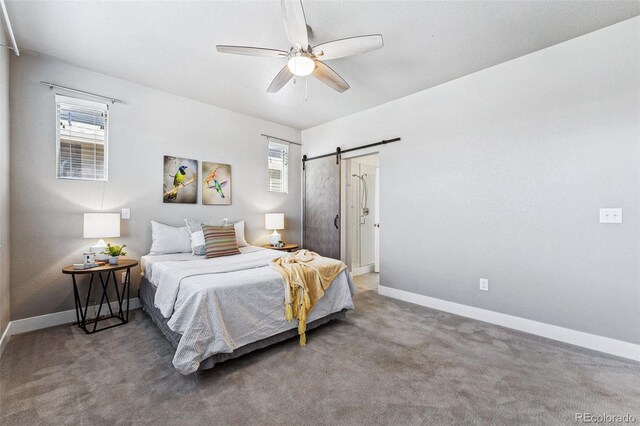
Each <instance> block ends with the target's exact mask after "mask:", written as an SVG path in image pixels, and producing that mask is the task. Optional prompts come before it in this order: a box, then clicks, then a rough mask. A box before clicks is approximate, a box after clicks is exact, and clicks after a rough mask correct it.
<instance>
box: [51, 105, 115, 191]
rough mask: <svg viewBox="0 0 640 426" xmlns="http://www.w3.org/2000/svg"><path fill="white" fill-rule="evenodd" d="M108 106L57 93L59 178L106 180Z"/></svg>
mask: <svg viewBox="0 0 640 426" xmlns="http://www.w3.org/2000/svg"><path fill="white" fill-rule="evenodd" d="M108 116H109V106H108V105H107V104H102V103H98V102H91V101H86V100H83V99H76V98H70V97H67V96H60V95H56V117H57V120H56V121H57V132H56V136H57V137H56V144H57V146H56V151H57V161H56V166H57V172H56V173H57V177H58V179H84V180H102V181H106V180H108V179H107V140H108Z"/></svg>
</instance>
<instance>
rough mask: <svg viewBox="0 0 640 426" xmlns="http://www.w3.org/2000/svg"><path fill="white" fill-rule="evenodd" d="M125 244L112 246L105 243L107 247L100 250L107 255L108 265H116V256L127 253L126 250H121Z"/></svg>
mask: <svg viewBox="0 0 640 426" xmlns="http://www.w3.org/2000/svg"><path fill="white" fill-rule="evenodd" d="M126 246H127V245H126V244H123V245H121V246H115V245H114V246H112V245H111V244H109V243H107V248H106V250H105V251H103V252H102V254H106V255H108V256H109V265H117V264H118V258H119V257H120V256H126V255H127V253H126V252H124V251H122V249H124V248H125V247H126Z"/></svg>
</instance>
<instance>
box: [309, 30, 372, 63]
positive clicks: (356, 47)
mask: <svg viewBox="0 0 640 426" xmlns="http://www.w3.org/2000/svg"><path fill="white" fill-rule="evenodd" d="M382 46H384V42H383V41H382V34H372V35H364V36H358V37H349V38H343V39H340V40H334V41H329V42H326V43H322V44H319V45H317V46H315V47H314V48H313V54H314V55H316V56H317V57H318V58H320V59H322V60H327V59H337V58H344V57H345V56H352V55H357V54H359V53H364V52H368V51H370V50H375V49H380V48H381V47H382Z"/></svg>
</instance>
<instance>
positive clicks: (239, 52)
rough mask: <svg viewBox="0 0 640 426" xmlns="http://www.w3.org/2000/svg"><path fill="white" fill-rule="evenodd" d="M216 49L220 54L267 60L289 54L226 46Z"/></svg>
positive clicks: (273, 50)
mask: <svg viewBox="0 0 640 426" xmlns="http://www.w3.org/2000/svg"><path fill="white" fill-rule="evenodd" d="M216 49H217V50H218V52H220V53H231V54H233V55H246V56H263V57H266V58H283V57H286V56H287V52H285V51H284V50H278V49H266V48H263V47H251V46H227V45H224V44H218V45H217V46H216Z"/></svg>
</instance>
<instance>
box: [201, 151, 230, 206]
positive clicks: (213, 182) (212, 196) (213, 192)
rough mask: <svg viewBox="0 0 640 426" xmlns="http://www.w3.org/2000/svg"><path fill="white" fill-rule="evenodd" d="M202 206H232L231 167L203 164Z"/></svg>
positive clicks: (227, 165) (218, 164)
mask: <svg viewBox="0 0 640 426" xmlns="http://www.w3.org/2000/svg"><path fill="white" fill-rule="evenodd" d="M202 204H206V205H217V206H228V205H230V204H231V165H230V164H222V163H209V162H207V161H203V162H202Z"/></svg>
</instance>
